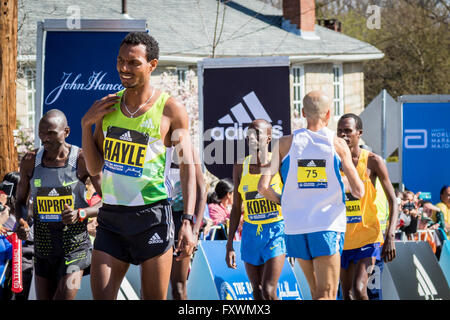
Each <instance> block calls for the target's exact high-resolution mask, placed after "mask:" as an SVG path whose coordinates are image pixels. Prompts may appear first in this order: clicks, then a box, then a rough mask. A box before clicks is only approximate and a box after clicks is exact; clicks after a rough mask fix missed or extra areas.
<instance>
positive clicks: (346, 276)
mask: <svg viewBox="0 0 450 320" xmlns="http://www.w3.org/2000/svg"><path fill="white" fill-rule="evenodd" d="M354 272H355V264H354V263H353V262H350V263H349V264H348V268H347V269H344V268H341V276H340V278H341V288H342V299H343V300H352V298H353V294H352V286H353V274H354Z"/></svg>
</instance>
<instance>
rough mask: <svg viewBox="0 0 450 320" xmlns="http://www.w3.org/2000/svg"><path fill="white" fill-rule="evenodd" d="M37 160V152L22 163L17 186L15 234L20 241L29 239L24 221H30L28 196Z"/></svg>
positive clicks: (29, 155)
mask: <svg viewBox="0 0 450 320" xmlns="http://www.w3.org/2000/svg"><path fill="white" fill-rule="evenodd" d="M35 158H36V153H35V152H29V153H27V154H26V155H25V156H24V157H23V158H22V160H21V161H20V167H19V172H20V180H19V183H18V184H17V191H16V202H15V204H14V206H15V214H16V221H18V222H19V223H18V224H17V225H16V228H15V232H17V235H18V237H19V239H21V240H26V239H27V237H28V230H26V226H25V223H24V221H27V220H28V203H27V201H28V196H29V193H30V180H31V177H32V172H33V170H34V160H35Z"/></svg>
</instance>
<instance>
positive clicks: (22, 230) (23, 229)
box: [14, 218, 30, 240]
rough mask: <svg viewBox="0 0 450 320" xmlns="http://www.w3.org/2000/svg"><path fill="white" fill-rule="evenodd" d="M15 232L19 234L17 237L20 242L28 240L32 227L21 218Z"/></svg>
mask: <svg viewBox="0 0 450 320" xmlns="http://www.w3.org/2000/svg"><path fill="white" fill-rule="evenodd" d="M14 232H15V233H17V237H18V238H19V239H20V240H27V239H28V235H29V234H30V227H29V226H28V223H27V222H26V221H25V220H23V218H20V219H19V223H18V224H16V228H15V230H14Z"/></svg>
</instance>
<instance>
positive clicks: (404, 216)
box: [399, 191, 419, 240]
mask: <svg viewBox="0 0 450 320" xmlns="http://www.w3.org/2000/svg"><path fill="white" fill-rule="evenodd" d="M417 209H418V203H417V198H416V195H415V194H414V193H413V192H411V191H407V192H405V196H404V200H403V204H402V213H400V218H399V220H400V224H399V227H400V230H401V231H403V232H405V234H406V236H407V238H408V239H409V240H412V235H413V234H414V233H416V232H417V222H418V216H419V215H418V213H419V212H418V210H417Z"/></svg>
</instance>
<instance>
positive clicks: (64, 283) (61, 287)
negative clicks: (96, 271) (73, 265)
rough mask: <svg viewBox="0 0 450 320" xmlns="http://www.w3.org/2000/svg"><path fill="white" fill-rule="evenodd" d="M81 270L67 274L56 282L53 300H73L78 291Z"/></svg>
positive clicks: (81, 275) (81, 274)
mask: <svg viewBox="0 0 450 320" xmlns="http://www.w3.org/2000/svg"><path fill="white" fill-rule="evenodd" d="M82 277H83V270H79V271H75V272H72V273H69V274H67V275H65V276H64V277H62V278H61V280H59V282H58V288H57V289H56V292H55V295H54V296H53V300H75V297H76V296H77V292H78V289H80V285H81V278H82Z"/></svg>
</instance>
